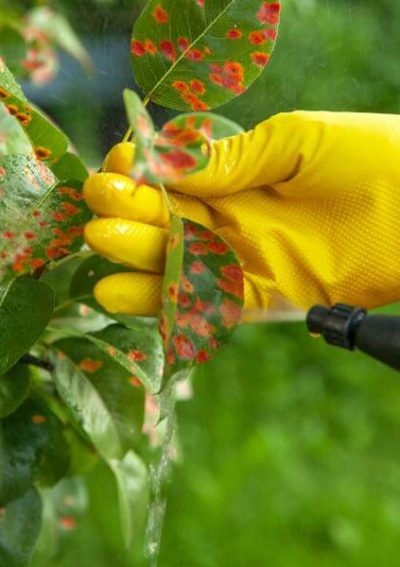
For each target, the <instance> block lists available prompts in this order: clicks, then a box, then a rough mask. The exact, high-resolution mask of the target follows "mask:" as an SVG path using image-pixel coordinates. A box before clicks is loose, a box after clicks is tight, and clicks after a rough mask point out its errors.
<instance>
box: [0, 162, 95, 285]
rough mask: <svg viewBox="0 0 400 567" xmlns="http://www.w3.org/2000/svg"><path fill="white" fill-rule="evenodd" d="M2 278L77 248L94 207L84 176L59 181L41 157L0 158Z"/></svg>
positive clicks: (28, 269) (0, 268)
mask: <svg viewBox="0 0 400 567" xmlns="http://www.w3.org/2000/svg"><path fill="white" fill-rule="evenodd" d="M0 183H1V194H2V198H1V200H0V226H1V231H2V232H1V240H0V281H1V279H2V278H5V277H10V276H13V275H15V274H17V275H20V274H23V273H27V272H31V271H34V270H35V269H38V268H40V267H42V266H43V265H44V264H45V263H46V262H47V261H50V260H56V259H59V258H61V257H63V256H66V255H68V254H69V253H71V252H74V251H77V250H79V248H80V247H81V245H82V243H83V237H82V233H83V228H84V225H85V223H86V222H87V221H88V220H89V219H90V218H91V216H92V215H91V212H90V211H89V209H88V208H87V206H86V204H85V202H84V201H83V196H82V192H81V186H82V184H81V182H80V181H71V182H59V183H57V180H56V178H55V176H54V174H53V173H52V172H51V171H50V170H49V169H48V168H47V167H46V166H45V165H44V164H43V163H41V162H40V161H38V160H36V159H34V158H30V157H28V156H21V155H12V156H6V157H4V158H2V159H0Z"/></svg>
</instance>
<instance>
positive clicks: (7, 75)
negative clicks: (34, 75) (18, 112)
mask: <svg viewBox="0 0 400 567" xmlns="http://www.w3.org/2000/svg"><path fill="white" fill-rule="evenodd" d="M10 94H11V95H13V96H15V97H17V98H19V99H21V100H23V101H24V102H28V101H27V99H26V98H25V95H24V93H23V92H22V89H21V87H20V86H19V84H18V83H17V81H16V80H15V78H14V75H13V74H12V73H11V71H10V70H9V69H8V67H7V65H6V63H5V61H4V59H3V58H2V57H1V56H0V100H3V101H4V100H7V98H8V96H9V95H10Z"/></svg>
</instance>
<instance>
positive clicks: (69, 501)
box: [35, 477, 89, 565]
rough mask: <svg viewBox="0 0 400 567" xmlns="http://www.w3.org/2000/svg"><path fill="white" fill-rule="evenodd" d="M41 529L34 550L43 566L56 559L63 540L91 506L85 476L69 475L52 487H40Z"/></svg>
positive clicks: (36, 557) (76, 526)
mask: <svg viewBox="0 0 400 567" xmlns="http://www.w3.org/2000/svg"><path fill="white" fill-rule="evenodd" d="M40 493H41V497H42V502H43V514H42V516H43V517H42V529H41V532H40V536H39V540H38V543H37V547H36V550H35V560H36V561H38V560H40V561H41V562H40V563H38V564H40V565H42V564H44V565H48V564H49V565H50V564H51V561H54V560H55V557H56V555H57V552H58V551H59V547H60V543H61V542H62V541H63V540H65V539H66V538H68V536H71V535H72V534H73V533H74V532H75V530H76V529H77V528H78V527H79V522H80V520H81V518H82V517H83V515H84V514H85V512H86V511H87V509H88V505H89V499H88V494H87V489H86V484H85V481H84V480H83V479H82V478H77V477H75V478H66V479H63V480H62V481H61V482H59V483H58V484H57V486H55V487H54V488H52V489H45V490H41V491H40Z"/></svg>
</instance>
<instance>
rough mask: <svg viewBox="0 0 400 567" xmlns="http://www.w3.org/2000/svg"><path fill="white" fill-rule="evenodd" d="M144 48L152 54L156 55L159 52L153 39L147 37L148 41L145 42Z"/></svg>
mask: <svg viewBox="0 0 400 567" xmlns="http://www.w3.org/2000/svg"><path fill="white" fill-rule="evenodd" d="M144 48H145V50H146V52H147V53H150V55H152V56H154V55H155V54H156V53H157V47H156V46H155V45H154V43H153V42H152V41H151V39H146V41H145V42H144Z"/></svg>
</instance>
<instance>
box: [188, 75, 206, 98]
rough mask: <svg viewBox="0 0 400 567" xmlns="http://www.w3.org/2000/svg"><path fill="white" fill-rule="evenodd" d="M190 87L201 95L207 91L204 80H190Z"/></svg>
mask: <svg viewBox="0 0 400 567" xmlns="http://www.w3.org/2000/svg"><path fill="white" fill-rule="evenodd" d="M190 88H191V89H192V91H194V92H196V93H198V94H200V95H202V94H204V93H205V92H206V88H205V86H204V83H203V81H200V80H199V79H194V80H193V81H190Z"/></svg>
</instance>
